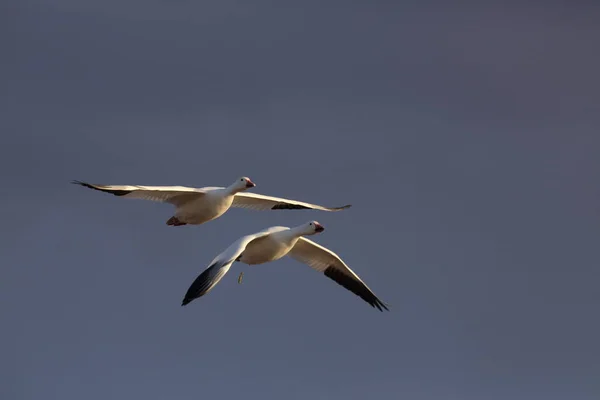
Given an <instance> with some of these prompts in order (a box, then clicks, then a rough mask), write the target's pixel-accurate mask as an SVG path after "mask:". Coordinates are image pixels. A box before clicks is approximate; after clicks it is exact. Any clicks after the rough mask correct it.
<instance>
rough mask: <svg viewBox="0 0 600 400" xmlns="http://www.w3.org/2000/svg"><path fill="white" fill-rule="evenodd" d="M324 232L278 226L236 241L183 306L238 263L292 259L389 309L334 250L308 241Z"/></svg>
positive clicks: (313, 226)
mask: <svg viewBox="0 0 600 400" xmlns="http://www.w3.org/2000/svg"><path fill="white" fill-rule="evenodd" d="M323 230H324V228H323V226H322V225H321V224H319V223H318V222H317V221H310V222H307V223H306V224H302V225H299V226H296V227H294V228H288V227H284V226H274V227H271V228H268V229H265V230H262V231H260V232H257V233H254V234H251V235H246V236H243V237H241V238H240V239H238V240H236V241H235V242H234V243H233V244H231V245H230V246H229V247H228V248H227V249H225V251H223V252H222V253H221V254H219V255H218V256H217V257H215V258H214V259H213V260H212V261H211V263H210V264H209V266H208V267H207V268H206V269H205V270H204V271H203V272H202V273H201V274H200V275H199V276H198V277H197V278H196V280H195V281H194V282H193V283H192V284H191V286H190V287H189V289H188V291H187V293H186V294H185V297H184V299H183V301H182V305H186V304H189V303H190V302H191V301H193V300H194V299H197V298H198V297H201V296H204V295H205V294H207V293H208V292H209V291H210V290H211V289H212V288H213V287H215V285H216V284H217V283H219V281H220V280H221V279H222V278H223V276H225V274H226V273H227V271H229V268H231V265H232V264H233V263H234V262H235V261H240V262H243V263H245V264H249V265H257V264H263V263H267V262H271V261H275V260H278V259H280V258H281V257H284V256H286V255H289V256H290V257H292V258H294V259H296V260H297V261H300V262H301V263H303V264H306V265H308V266H309V267H311V268H313V269H314V270H316V271H318V272H321V273H323V274H324V275H325V276H326V277H328V278H330V279H332V280H333V281H335V282H336V283H338V284H339V285H341V286H343V287H344V288H346V289H348V290H349V291H351V292H352V293H354V294H356V295H357V296H359V297H360V298H362V299H363V300H364V301H366V302H367V303H369V304H370V305H371V306H372V307H376V308H377V309H379V311H383V310H384V309H385V310H388V307H387V305H386V304H384V303H383V302H382V301H381V300H379V298H378V297H377V296H376V295H375V294H374V293H373V291H371V289H369V287H368V286H367V285H366V284H365V283H364V282H363V281H362V280H361V279H360V278H359V277H358V275H356V274H355V273H354V271H352V270H351V269H350V267H348V266H347V265H346V264H345V263H344V261H343V260H342V259H341V258H340V257H339V256H338V255H337V254H335V253H334V252H333V251H331V250H329V249H327V248H325V247H323V246H321V245H319V244H317V243H315V242H313V241H312V240H309V239H307V238H305V237H304V236H309V235H314V234H316V233H318V232H322V231H323Z"/></svg>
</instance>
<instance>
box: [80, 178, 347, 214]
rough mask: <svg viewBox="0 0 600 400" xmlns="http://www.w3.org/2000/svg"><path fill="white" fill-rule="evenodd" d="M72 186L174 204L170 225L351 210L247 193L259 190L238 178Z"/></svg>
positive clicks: (84, 183)
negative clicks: (268, 213)
mask: <svg viewBox="0 0 600 400" xmlns="http://www.w3.org/2000/svg"><path fill="white" fill-rule="evenodd" d="M72 183H74V184H77V185H81V186H84V187H87V188H90V189H95V190H99V191H102V192H106V193H111V194H113V195H115V196H121V197H124V198H130V199H143V200H151V201H158V202H163V203H170V204H173V205H174V206H175V207H176V208H175V213H174V214H175V215H174V216H172V217H171V218H169V220H168V221H167V225H171V226H181V225H188V224H189V225H200V224H203V223H205V222H208V221H211V220H213V219H215V218H218V217H220V216H221V215H223V214H224V213H225V212H226V211H227V210H229V208H230V207H239V208H248V209H253V210H300V209H313V210H321V211H339V210H343V209H346V208H348V207H350V206H351V205H350V204H348V205H345V206H343V207H323V206H319V205H316V204H310V203H304V202H301V201H296V200H288V199H283V198H279V197H271V196H263V195H260V194H255V193H244V191H245V190H248V189H250V188H253V187H255V186H256V185H255V184H254V182H252V181H251V180H250V178H248V177H245V176H244V177H241V178H239V179H236V180H235V182H233V183H232V184H231V185H229V186H228V187H212V186H209V187H203V188H191V187H185V186H141V185H95V184H91V183H87V182H81V181H73V182H72Z"/></svg>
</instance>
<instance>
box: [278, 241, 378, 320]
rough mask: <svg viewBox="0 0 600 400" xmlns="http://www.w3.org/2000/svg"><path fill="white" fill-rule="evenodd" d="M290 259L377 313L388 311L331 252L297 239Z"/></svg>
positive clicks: (312, 243) (311, 242) (290, 253)
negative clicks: (321, 276) (368, 305)
mask: <svg viewBox="0 0 600 400" xmlns="http://www.w3.org/2000/svg"><path fill="white" fill-rule="evenodd" d="M289 255H290V257H292V258H294V259H295V260H297V261H300V262H301V263H303V264H306V265H308V266H309V267H311V268H312V269H314V270H316V271H319V272H321V273H323V274H324V275H325V276H326V277H328V278H329V279H331V280H333V281H335V282H336V283H337V284H339V285H341V286H343V287H344V288H346V289H348V290H349V291H351V292H352V293H354V294H355V295H357V296H359V297H360V298H361V299H363V300H364V301H366V302H367V303H369V304H370V305H371V307H374V308H375V307H376V308H377V309H379V311H383V310H384V309H385V310H388V308H387V305H386V304H384V303H383V302H382V301H381V300H380V299H379V298H378V297H377V296H376V295H375V293H373V291H372V290H371V289H369V287H368V286H367V285H366V284H365V283H364V282H363V281H362V280H361V279H360V278H359V277H358V275H356V274H355V273H354V271H352V270H351V269H350V267H348V266H347V265H346V264H345V263H344V261H342V259H341V258H340V257H339V256H338V255H337V254H335V253H334V252H333V251H331V250H329V249H327V248H325V247H323V246H321V245H319V244H317V243H315V242H313V241H312V240H309V239H307V238H305V237H301V238H300V239H298V242H297V243H296V244H295V245H294V247H293V248H292V250H290V252H289Z"/></svg>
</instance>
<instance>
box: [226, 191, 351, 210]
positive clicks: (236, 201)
mask: <svg viewBox="0 0 600 400" xmlns="http://www.w3.org/2000/svg"><path fill="white" fill-rule="evenodd" d="M231 206H232V207H240V208H249V209H252V210H261V211H262V210H321V211H340V210H344V209H346V208H350V207H351V206H352V205H351V204H347V205H345V206H342V207H324V206H320V205H317V204H310V203H305V202H303V201H297V200H289V199H283V198H280V197H272V196H265V195H262V194H257V193H251V192H240V193H236V194H235V197H234V198H233V204H232V205H231Z"/></svg>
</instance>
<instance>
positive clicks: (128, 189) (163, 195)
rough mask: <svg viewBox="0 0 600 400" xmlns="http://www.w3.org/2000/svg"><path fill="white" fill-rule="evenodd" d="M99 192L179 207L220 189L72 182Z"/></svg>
mask: <svg viewBox="0 0 600 400" xmlns="http://www.w3.org/2000/svg"><path fill="white" fill-rule="evenodd" d="M72 183H74V184H77V185H81V186H84V187H87V188H90V189H94V190H99V191H101V192H106V193H111V194H113V195H115V196H120V197H124V198H128V199H141V200H149V201H157V202H162V203H171V204H174V205H177V206H178V205H181V204H183V203H185V202H187V201H189V200H192V199H194V198H198V197H200V196H203V195H204V194H206V193H207V192H210V191H212V190H215V189H222V188H220V187H203V188H191V187H186V186H142V185H95V184H91V183H87V182H81V181H73V182H72Z"/></svg>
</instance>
